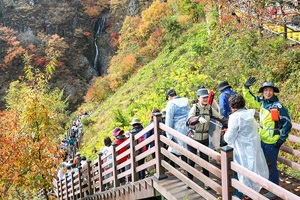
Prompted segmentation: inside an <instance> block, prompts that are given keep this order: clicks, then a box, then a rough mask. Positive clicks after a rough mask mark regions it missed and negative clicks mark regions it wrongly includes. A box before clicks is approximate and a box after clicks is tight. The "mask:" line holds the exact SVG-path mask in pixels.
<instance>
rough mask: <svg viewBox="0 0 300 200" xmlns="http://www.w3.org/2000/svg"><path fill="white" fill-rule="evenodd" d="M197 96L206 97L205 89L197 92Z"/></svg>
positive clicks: (206, 91)
mask: <svg viewBox="0 0 300 200" xmlns="http://www.w3.org/2000/svg"><path fill="white" fill-rule="evenodd" d="M197 96H198V97H201V98H204V97H208V90H207V89H205V88H201V89H199V90H197Z"/></svg>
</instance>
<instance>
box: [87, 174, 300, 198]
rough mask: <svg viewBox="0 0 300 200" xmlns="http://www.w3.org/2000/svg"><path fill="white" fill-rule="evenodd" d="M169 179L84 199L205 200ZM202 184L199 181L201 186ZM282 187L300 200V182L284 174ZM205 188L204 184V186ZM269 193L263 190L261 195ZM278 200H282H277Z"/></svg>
mask: <svg viewBox="0 0 300 200" xmlns="http://www.w3.org/2000/svg"><path fill="white" fill-rule="evenodd" d="M166 174H167V175H168V177H167V178H165V179H162V180H158V179H156V178H155V177H154V176H151V177H148V178H145V179H144V180H140V181H137V182H135V183H127V184H126V185H124V186H120V187H117V188H111V189H110V190H107V191H104V192H99V193H96V194H94V195H92V196H89V197H85V198H83V199H99V200H102V199H103V200H104V199H106V200H129V199H130V200H133V199H147V198H151V199H154V198H155V197H157V199H161V197H160V195H161V196H163V197H164V199H168V200H205V199H206V198H204V197H201V196H200V195H199V194H198V193H197V192H195V191H194V190H193V189H187V187H186V184H185V183H183V182H182V181H181V180H180V179H178V178H177V177H176V176H169V173H166ZM201 184H202V183H201V182H200V181H199V185H201ZM280 186H281V187H283V188H285V189H287V190H289V191H291V192H293V193H294V194H296V195H297V196H299V199H300V180H298V179H296V178H293V177H291V176H288V175H286V174H284V173H281V174H280ZM202 187H203V184H202ZM208 191H209V193H210V194H212V195H213V196H215V197H216V198H217V199H218V198H219V199H221V195H220V194H217V193H216V192H215V191H214V190H208ZM265 192H267V191H266V190H264V189H262V191H261V192H260V193H261V194H263V193H265ZM276 200H281V198H277V199H276Z"/></svg>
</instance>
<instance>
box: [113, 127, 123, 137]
mask: <svg viewBox="0 0 300 200" xmlns="http://www.w3.org/2000/svg"><path fill="white" fill-rule="evenodd" d="M123 133H124V131H123V130H122V129H120V128H119V127H116V128H115V129H114V130H113V132H112V136H115V137H116V136H118V135H122V134H123Z"/></svg>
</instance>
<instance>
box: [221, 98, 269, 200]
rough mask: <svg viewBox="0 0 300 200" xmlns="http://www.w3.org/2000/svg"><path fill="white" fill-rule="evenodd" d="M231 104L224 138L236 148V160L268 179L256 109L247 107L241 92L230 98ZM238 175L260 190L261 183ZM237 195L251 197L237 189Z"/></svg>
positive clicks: (246, 182) (250, 185) (243, 181)
mask: <svg viewBox="0 0 300 200" xmlns="http://www.w3.org/2000/svg"><path fill="white" fill-rule="evenodd" d="M229 105H230V107H231V110H232V114H231V115H229V120H228V129H227V131H226V133H225V135H224V140H225V141H226V142H227V143H228V145H229V146H231V147H233V149H234V151H233V159H234V162H236V163H238V164H240V165H242V166H243V167H245V168H247V169H249V170H251V171H253V172H255V173H256V174H258V175H260V176H262V177H264V178H266V179H268V177H269V170H268V165H267V162H266V159H265V156H264V153H263V150H262V148H261V144H260V138H259V135H258V124H257V122H256V121H255V119H254V114H255V110H254V109H245V99H244V98H243V97H242V96H241V95H239V94H234V95H232V96H231V97H230V98H229ZM237 177H238V180H239V181H240V182H242V183H243V184H245V185H247V186H248V187H250V188H251V189H253V190H255V191H256V192H259V191H260V189H261V186H260V185H258V184H256V183H254V182H252V181H251V180H250V179H248V178H246V177H244V176H242V175H241V174H238V175H237ZM236 195H237V196H238V197H239V198H242V199H243V200H246V199H249V197H247V196H244V197H243V194H242V193H240V192H237V191H236Z"/></svg>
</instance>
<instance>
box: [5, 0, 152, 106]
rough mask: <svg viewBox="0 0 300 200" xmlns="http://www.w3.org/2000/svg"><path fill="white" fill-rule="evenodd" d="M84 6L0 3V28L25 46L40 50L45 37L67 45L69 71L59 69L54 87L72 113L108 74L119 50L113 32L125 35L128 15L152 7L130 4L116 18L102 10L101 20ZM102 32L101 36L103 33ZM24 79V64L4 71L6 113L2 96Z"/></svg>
mask: <svg viewBox="0 0 300 200" xmlns="http://www.w3.org/2000/svg"><path fill="white" fill-rule="evenodd" d="M84 2H85V1H81V0H75V1H70V0H55V1H48V0H39V1H36V0H19V1H11V0H0V24H2V25H3V27H8V28H11V29H13V30H14V31H17V33H16V37H17V38H18V40H20V41H21V43H22V45H23V47H26V45H28V44H30V43H33V44H35V45H37V43H38V42H37V40H38V38H37V37H38V35H41V34H43V35H45V36H46V35H49V36H51V35H55V34H56V35H58V36H59V37H60V38H63V39H64V41H65V42H66V43H67V45H68V49H67V50H66V51H65V54H64V56H63V58H61V59H60V60H59V61H61V62H63V63H64V65H65V68H64V69H58V71H57V76H56V77H54V79H53V80H52V84H53V86H54V87H59V88H61V89H63V88H64V91H65V96H66V97H67V96H69V103H70V109H71V110H74V109H76V107H77V106H78V105H79V104H80V103H82V102H83V96H84V95H85V93H86V90H87V88H88V86H89V83H90V81H91V80H92V79H93V77H97V76H99V75H104V74H106V73H107V69H108V67H109V62H110V59H111V57H112V56H113V55H114V53H115V50H116V48H115V47H114V46H112V45H111V33H116V32H118V31H119V30H120V28H121V25H122V20H124V17H125V16H126V15H136V14H139V13H140V12H141V9H142V7H143V6H147V4H149V3H150V2H144V1H132V0H130V1H127V3H128V4H126V5H129V6H126V7H124V8H122V9H120V10H117V12H116V13H114V15H111V12H110V11H109V9H102V10H103V11H102V12H101V13H100V14H99V15H97V16H93V17H90V16H89V15H88V14H87V13H86V12H85V10H86V7H84V5H83V3H84ZM99 9H100V8H99ZM101 19H104V24H100V23H99V22H100V20H101ZM100 26H101V27H100ZM99 28H101V32H99V31H98V29H99ZM97 31H98V33H97ZM0 44H1V39H0ZM95 45H97V47H98V49H97V50H96V47H95ZM1 46H2V47H1V49H0V64H1V63H3V60H4V57H5V55H6V54H7V50H8V46H5V45H3V43H2V45H1ZM96 51H97V54H96ZM23 74H24V72H23V64H22V62H21V61H20V60H19V61H14V63H12V64H11V65H10V66H9V67H5V68H3V67H0V76H1V80H0V97H1V104H0V105H1V106H0V109H4V108H5V106H4V105H5V104H4V101H3V96H4V95H5V91H6V90H7V88H8V87H9V83H10V82H12V81H13V80H17V79H18V78H19V76H21V75H23ZM62 77H63V78H62Z"/></svg>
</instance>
